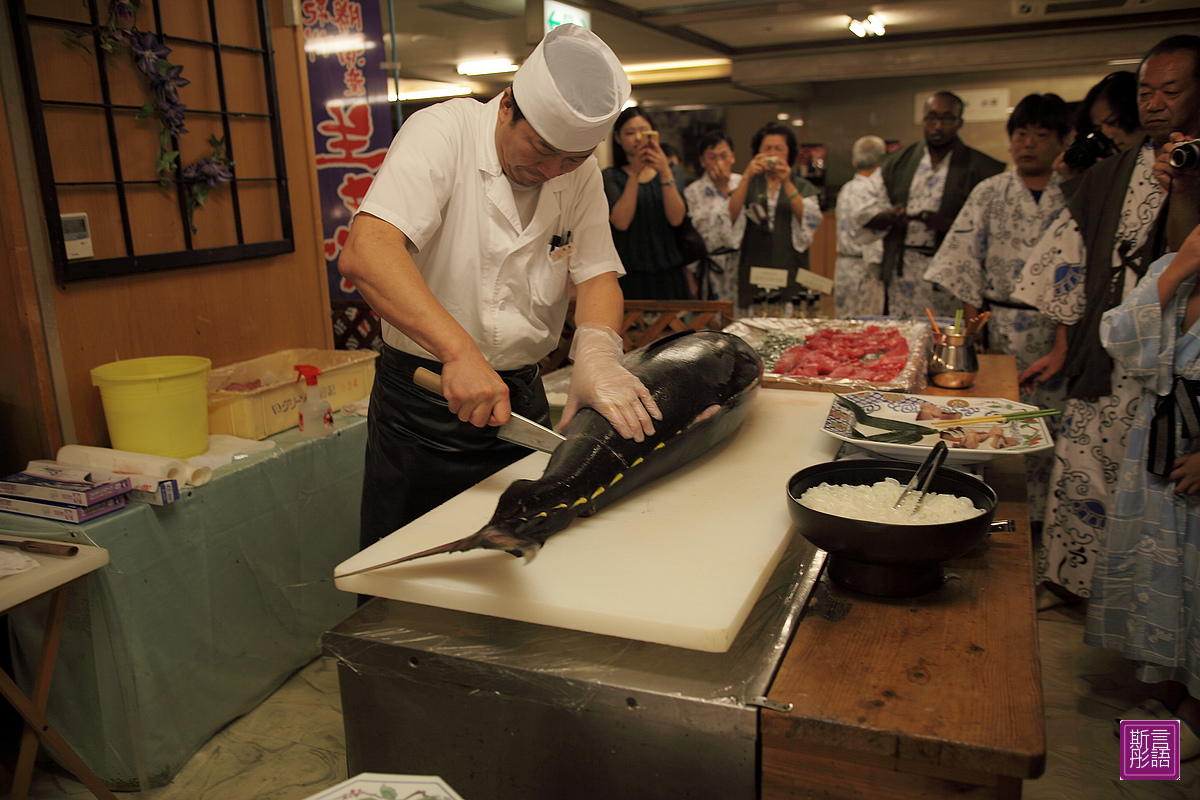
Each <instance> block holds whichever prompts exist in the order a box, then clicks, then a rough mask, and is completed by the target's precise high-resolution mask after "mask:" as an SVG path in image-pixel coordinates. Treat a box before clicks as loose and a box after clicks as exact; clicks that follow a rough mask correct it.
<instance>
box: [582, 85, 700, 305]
mask: <svg viewBox="0 0 1200 800" xmlns="http://www.w3.org/2000/svg"><path fill="white" fill-rule="evenodd" d="M612 139H613V143H612V146H613V166H611V167H609V168H607V169H606V170H604V192H605V194H607V195H608V207H609V217H608V220H609V222H610V223H612V232H613V243H614V244H615V245H616V246H617V253H618V254H619V255H620V256H621V263H622V264H624V265H625V275H624V277H622V278H621V289H622V290H623V291H624V293H625V297H626V299H629V300H690V299H691V298H692V294H693V293H692V290H691V287H690V285H689V281H688V277H689V275H688V272H687V270H685V269H684V263H683V254H682V253H680V251H679V248H678V246H676V244H675V230H674V229H675V226H677V225H680V224H681V223H682V222H683V220H684V217H686V216H687V205H686V204H685V203H684V201H683V173H682V172H680V170H679V168H678V167H675V166H672V165H671V164H670V163H669V162H668V161H667V156H666V154H664V153H663V151H662V147H661V146H660V144H659V141H658V131H656V130H655V129H654V125H653V123H652V122H651V121H650V117H649V116H648V115H647V114H646V112H645V111H643V110H642V109H640V108H638V107H636V106H631V107H630V108H627V109H625V110H624V111H622V112H621V114H620V115H619V116H618V117H617V121H616V124H615V125H613V137H612Z"/></svg>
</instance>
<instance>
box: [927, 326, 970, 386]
mask: <svg viewBox="0 0 1200 800" xmlns="http://www.w3.org/2000/svg"><path fill="white" fill-rule="evenodd" d="M978 373H979V359H978V358H976V356H975V334H973V333H962V334H957V333H943V332H941V331H934V332H933V352H932V353H931V354H930V356H929V380H930V382H931V383H933V385H935V386H941V387H942V388H943V389H966V388H967V387H969V386H970V385H971V384H973V383H975V376H976V375H977V374H978Z"/></svg>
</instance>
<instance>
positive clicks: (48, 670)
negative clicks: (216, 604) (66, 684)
mask: <svg viewBox="0 0 1200 800" xmlns="http://www.w3.org/2000/svg"><path fill="white" fill-rule="evenodd" d="M42 544H46V543H42ZM77 550H78V552H77V553H76V554H75V555H71V556H57V555H43V554H42V553H28V554H27V555H29V556H30V557H31V558H33V559H34V560H35V561H37V562H38V564H39V566H37V567H36V568H34V569H31V570H28V571H27V572H20V573H17V574H16V575H8V576H5V577H4V578H2V579H0V614H7V613H8V612H9V611H12V610H13V609H14V608H16V607H18V606H22V605H24V604H25V603H29V602H32V601H34V600H37V599H38V598H39V597H43V596H45V595H50V609H49V611H48V613H47V614H46V630H45V634H44V635H43V637H42V647H41V655H40V657H39V658H38V665H37V668H36V670H35V679H34V682H33V690H32V691H31V692H30V696H26V695H25V694H24V693H23V692H22V691H21V689H20V688H19V687H18V686H17V684H16V683H15V682H14V681H13V679H12V678H10V677H9V676H8V673H6V672H4V671H3V670H0V694H3V695H4V697H5V698H7V699H8V701H9V702H10V703H11V704H12V706H13V708H15V709H16V710H17V711H18V712H19V713H20V714H21V716H22V717H23V718H24V720H25V730H24V731H23V733H22V735H21V748H20V751H19V753H18V755H17V766H16V768H15V769H14V770H13V782H12V800H25V798H26V796H28V793H29V782H30V778H31V777H32V775H33V762H34V757H35V756H36V755H37V743H38V740H39V739H40V740H41V741H42V743H43V744H45V745H46V747H48V748H49V749H50V750H51V751H52V752H53V753H54V754H55V755H56V756H58V757H59V759H61V760H62V762H63V764H65V765H66V766H67V768H68V769H69V770H70V771H71V772H72V773H74V775H75V777H76V778H78V779H79V781H80V782H81V783H83V785H84V786H86V787H87V788H88V789H90V790H91V792H92V794H94V795H96V797H98V798H101V800H115V798H114V797H113V794H112V792H110V791H109V790H108V789H107V788H105V786H104V784H103V783H101V782H100V779H99V778H97V777H96V774H95V773H94V772H92V770H91V769H90V768H89V767H88V766H87V764H85V763H83V760H82V759H80V758H79V756H78V755H76V753H75V751H74V750H72V749H71V746H70V745H68V744H67V743H66V741H65V740H64V739H63V738H62V736H61V735H60V734H59V733H58V731H56V730H55V729H54V728H52V727H51V726H50V723H49V722H47V721H46V717H45V711H46V700H47V698H48V697H49V696H50V676H51V674H52V673H53V671H54V661H55V658H56V656H57V654H58V639H59V635H60V634H61V633H62V627H63V618H64V616H65V614H66V609H67V589H68V588H69V587H70V585H71V584H72V583H74V582H75V581H77V580H79V579H80V578H82V577H83V576H84V575H86V574H87V573H89V572H91V571H92V570H95V569H99V568H100V567H102V566H104V565H105V564H107V563H108V551H107V550H105V549H103V548H101V547H79V548H77Z"/></svg>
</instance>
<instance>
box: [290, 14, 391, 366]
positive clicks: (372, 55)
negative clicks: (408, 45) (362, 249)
mask: <svg viewBox="0 0 1200 800" xmlns="http://www.w3.org/2000/svg"><path fill="white" fill-rule="evenodd" d="M300 8H301V16H302V21H303V25H304V51H305V55H306V56H307V58H308V86H309V96H310V99H311V103H312V121H313V132H314V140H315V144H316V163H317V180H318V186H319V189H320V195H321V220H322V226H323V234H324V240H325V264H326V268H327V270H328V275H329V296H330V298H331V299H332V300H334V301H336V300H350V299H359V297H360V295H359V294H358V292H357V290H355V288H354V285H353V284H352V283H350V282H349V281H347V280H345V279H343V278H342V277H341V275H339V274H338V268H337V264H338V256H339V255H340V254H341V251H342V245H343V244H344V243H345V241H346V235H347V234H348V233H349V231H350V220H351V218H352V217H353V216H354V212H355V211H357V210H358V206H359V204H360V203H361V202H362V200H363V197H364V196H365V195H366V193H367V188H368V187H369V186H370V185H371V180H372V178H373V177H374V175H375V172H376V171H377V170H378V169H379V165H380V164H382V163H383V157H384V155H385V154H386V153H387V149H388V145H389V144H390V143H391V140H392V123H391V112H390V110H389V107H388V101H387V100H388V97H387V75H386V74H385V73H384V70H383V69H382V62H383V57H384V47H383V23H382V20H381V17H380V11H379V0H301V3H300ZM336 333H337V331H336V323H335V334H336ZM335 338H338V339H339V341H341V340H342V337H340V336H337V337H335ZM339 346H342V345H339ZM345 346H349V347H354V346H356V345H355V344H353V343H350V342H347V343H346V345H345Z"/></svg>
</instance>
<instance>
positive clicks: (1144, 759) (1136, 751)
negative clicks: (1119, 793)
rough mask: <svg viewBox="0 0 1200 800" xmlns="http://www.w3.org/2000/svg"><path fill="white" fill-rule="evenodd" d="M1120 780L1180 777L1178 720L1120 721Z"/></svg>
mask: <svg viewBox="0 0 1200 800" xmlns="http://www.w3.org/2000/svg"><path fill="white" fill-rule="evenodd" d="M1121 780H1123V781H1177V780H1179V720H1177V719H1147V720H1143V719H1124V720H1121Z"/></svg>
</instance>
